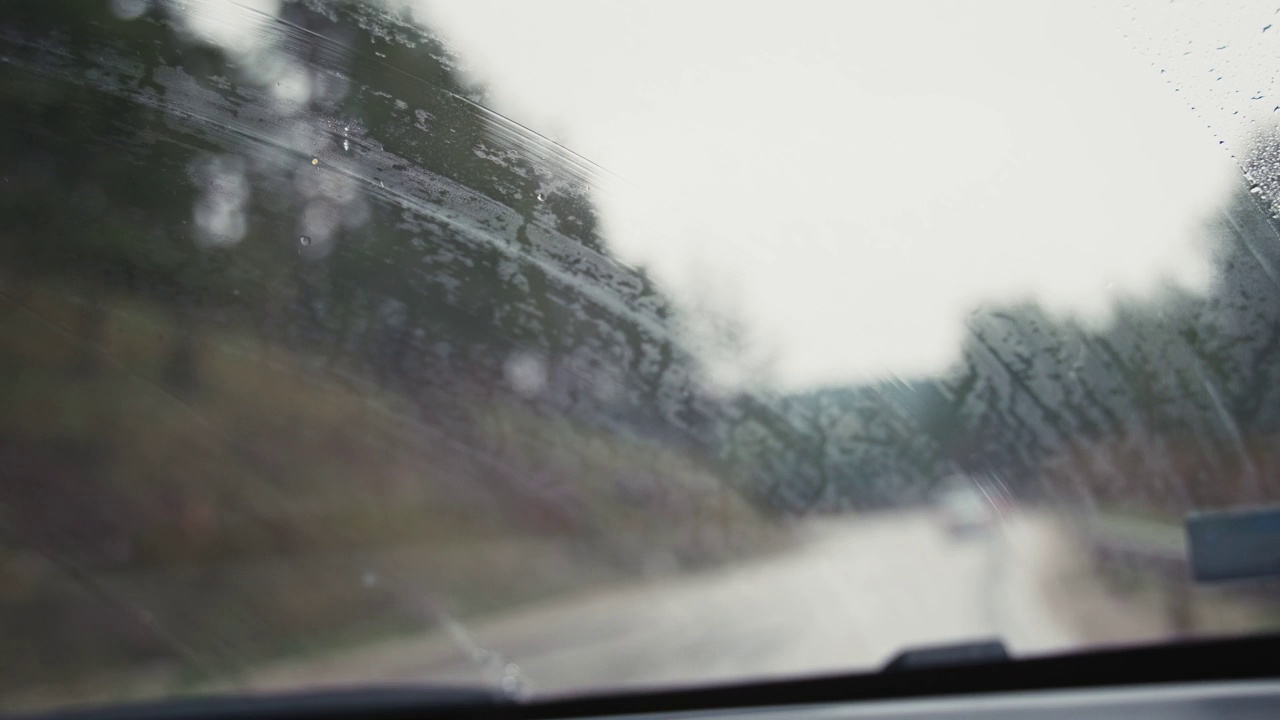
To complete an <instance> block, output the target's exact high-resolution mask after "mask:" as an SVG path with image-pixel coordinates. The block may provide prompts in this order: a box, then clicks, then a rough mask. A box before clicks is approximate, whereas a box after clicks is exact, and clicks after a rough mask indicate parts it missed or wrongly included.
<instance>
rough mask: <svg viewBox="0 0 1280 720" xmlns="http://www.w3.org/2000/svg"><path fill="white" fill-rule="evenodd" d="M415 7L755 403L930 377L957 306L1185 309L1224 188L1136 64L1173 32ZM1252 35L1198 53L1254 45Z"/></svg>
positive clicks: (964, 8)
mask: <svg viewBox="0 0 1280 720" xmlns="http://www.w3.org/2000/svg"><path fill="white" fill-rule="evenodd" d="M417 1H418V3H419V4H418V5H417V6H416V10H415V11H416V12H417V14H418V17H419V18H420V19H422V20H424V21H426V22H427V23H429V24H430V25H431V26H432V27H433V28H435V29H436V30H437V31H439V32H441V33H442V34H443V35H444V36H445V37H447V38H448V39H449V40H450V41H451V42H452V43H453V44H454V45H455V47H456V48H457V49H458V50H459V51H460V52H461V53H462V55H463V58H464V60H465V62H466V64H467V65H468V67H469V68H470V70H471V72H473V74H474V75H475V76H476V77H477V78H478V79H479V80H481V81H482V82H483V83H485V84H486V85H487V86H488V88H489V90H490V94H491V98H492V104H493V106H494V109H496V110H498V111H500V112H503V113H504V114H506V115H507V116H509V117H511V118H512V119H514V120H516V121H518V122H521V123H523V124H525V125H527V126H529V127H531V128H533V129H534V130H537V131H539V132H541V133H542V134H544V135H547V136H548V137H551V138H553V139H555V140H557V141H559V142H561V143H562V144H564V145H565V146H567V147H568V148H570V149H572V150H574V151H576V152H578V153H580V154H582V155H584V156H586V157H587V158H589V159H590V160H592V161H594V162H596V163H598V164H599V165H601V166H602V167H604V168H605V169H607V170H609V171H611V172H613V173H615V174H617V175H618V176H620V177H621V178H623V179H624V180H625V181H626V183H624V184H619V187H618V188H617V189H610V190H609V191H607V192H601V193H600V194H599V197H598V198H597V200H598V203H599V205H600V208H601V211H602V214H603V216H602V219H603V222H604V224H605V230H606V234H607V238H608V240H609V241H610V242H611V243H612V246H613V247H614V248H615V249H616V250H617V251H618V252H619V254H620V255H621V256H622V257H623V258H624V259H626V260H627V261H629V262H633V263H638V264H643V265H645V266H647V267H648V268H650V270H651V271H652V272H653V273H654V275H655V276H656V277H657V278H658V280H659V282H661V283H662V284H663V285H664V286H665V287H666V288H667V289H668V291H670V292H672V293H673V294H674V295H676V297H677V298H681V299H683V300H684V301H686V302H689V303H707V302H710V303H712V304H715V305H718V306H720V307H722V308H730V309H731V310H732V312H733V313H734V314H736V315H737V316H738V317H739V318H740V319H741V320H743V321H745V322H746V324H747V327H748V330H749V334H750V337H751V338H752V343H753V344H752V348H751V352H750V353H748V354H747V355H746V356H744V358H742V360H743V361H744V362H747V361H749V360H750V359H751V357H756V356H758V357H771V358H772V359H773V362H774V365H773V375H772V377H773V381H774V382H775V383H776V384H778V385H779V386H782V387H787V388H797V387H806V386H812V385H817V384H824V383H832V382H845V381H849V382H852V381H859V380H865V379H868V378H871V377H878V376H884V375H888V374H894V375H898V376H908V377H909V376H913V375H918V374H921V373H926V372H933V371H937V370H940V369H942V368H943V367H945V366H946V365H947V364H949V363H950V362H952V361H953V360H954V359H955V352H956V350H957V349H958V346H959V341H960V338H961V333H962V330H963V322H962V321H963V317H964V316H965V314H967V312H968V311H970V310H972V309H973V308H974V307H975V306H976V305H978V304H980V303H992V302H1002V301H1007V300H1013V299H1021V298H1035V299H1038V300H1040V301H1042V302H1044V303H1046V304H1048V305H1049V306H1051V307H1052V308H1054V309H1058V310H1068V311H1071V312H1074V313H1077V314H1079V315H1080V316H1082V317H1084V318H1086V319H1092V320H1095V321H1096V320H1101V319H1105V313H1106V306H1107V303H1108V302H1109V299H1110V298H1111V297H1113V296H1116V295H1118V294H1127V295H1142V294H1145V293H1149V292H1150V291H1151V290H1152V289H1153V288H1155V287H1156V286H1157V285H1159V284H1160V283H1161V282H1165V281H1172V282H1175V283H1178V284H1181V285H1183V286H1186V287H1192V288H1195V287H1202V286H1203V284H1204V282H1205V281H1206V279H1207V265H1206V259H1207V255H1206V252H1205V246H1204V244H1203V241H1202V240H1200V239H1199V238H1198V236H1197V234H1196V229H1197V227H1198V226H1199V225H1200V223H1201V222H1202V221H1203V219H1204V217H1205V215H1206V213H1208V212H1209V211H1211V210H1212V209H1213V208H1214V207H1216V206H1217V205H1218V204H1219V203H1220V202H1221V201H1222V200H1223V199H1224V197H1225V194H1226V193H1227V192H1228V190H1229V189H1230V187H1231V185H1230V183H1231V182H1234V181H1236V178H1237V176H1238V172H1237V171H1236V170H1234V167H1233V165H1232V162H1231V159H1230V157H1229V155H1228V150H1229V148H1230V146H1229V145H1228V146H1219V145H1218V138H1217V137H1215V135H1214V133H1213V132H1212V131H1211V130H1209V129H1206V123H1207V120H1206V118H1205V117H1204V116H1203V115H1202V114H1198V113H1197V112H1194V111H1189V110H1188V102H1187V97H1186V94H1185V93H1174V92H1173V91H1172V89H1171V85H1170V84H1169V83H1166V82H1165V81H1166V80H1167V79H1168V77H1167V76H1164V75H1161V74H1160V73H1159V68H1158V67H1156V66H1155V65H1153V64H1152V63H1153V62H1156V55H1158V54H1159V51H1160V48H1158V47H1156V46H1157V45H1159V44H1160V43H1164V42H1173V41H1172V40H1168V41H1166V40H1163V39H1161V38H1163V37H1165V36H1166V35H1171V34H1172V33H1173V31H1178V32H1184V31H1185V32H1186V33H1189V34H1190V36H1192V37H1195V36H1196V35H1195V34H1196V33H1197V32H1201V33H1202V34H1203V32H1208V30H1206V29H1204V27H1203V26H1204V24H1205V21H1204V18H1203V17H1202V18H1200V19H1199V20H1196V19H1195V17H1194V13H1191V14H1177V13H1170V12H1168V11H1165V10H1159V12H1158V13H1157V10H1155V9H1151V10H1148V9H1146V8H1144V7H1141V4H1140V7H1138V8H1137V10H1133V8H1132V7H1131V6H1125V7H1123V8H1119V7H1116V8H1112V7H1106V8H1104V9H1103V10H1098V9H1096V8H1093V9H1091V8H1088V7H1085V6H1084V4H1083V3H1070V2H1069V3H1062V2H1052V3H1050V2H1031V1H1025V0H1019V1H1016V2H1006V3H994V2H992V3H944V2H897V1H893V2H890V1H887V0H886V1H884V2H875V3H856V4H855V3H817V2H803V1H802V2H786V3H782V2H776V3H754V2H741V1H732V0H729V1H717V2H710V1H704V2H687V1H682V0H646V1H645V2H631V1H626V2H623V1H621V0H542V1H539V2H519V1H516V0H456V1H448V2H431V1H430V0H417ZM1151 7H1152V8H1157V6H1156V5H1155V4H1153V5H1152V6H1151ZM1205 7H1213V8H1218V7H1220V6H1219V5H1217V4H1209V5H1206V6H1205ZM1261 7H1263V6H1258V7H1255V8H1247V7H1246V8H1243V9H1241V8H1234V9H1232V10H1231V12H1232V13H1234V14H1233V15H1231V18H1232V19H1233V22H1235V23H1236V24H1238V25H1240V27H1241V28H1244V29H1243V30H1239V29H1233V28H1234V26H1231V27H1226V26H1223V27H1215V28H1212V29H1213V32H1219V33H1226V34H1231V33H1241V32H1256V33H1258V34H1263V33H1261V31H1260V28H1261V26H1262V24H1264V23H1263V22H1257V21H1255V17H1258V18H1262V17H1263V16H1264V14H1265V17H1267V18H1269V17H1270V15H1271V13H1272V11H1273V10H1274V9H1275V8H1274V7H1273V6H1265V7H1266V9H1265V13H1264V14H1263V13H1262V11H1261V10H1260V9H1259V8H1261ZM1217 13H1218V11H1217V10H1215V11H1214V15H1213V17H1217ZM1201 14H1202V15H1204V13H1203V12H1202V13H1201ZM1148 16H1156V17H1155V19H1154V20H1153V21H1150V22H1149V21H1148ZM1135 18H1136V19H1135ZM1192 21H1194V22H1195V23H1198V24H1193V25H1191V26H1189V27H1183V26H1184V25H1187V24H1188V23H1191V22H1192ZM1153 23H1154V24H1153ZM1255 25H1256V26H1257V28H1254V26H1255ZM1132 27H1140V28H1142V30H1143V32H1144V33H1145V34H1144V35H1143V36H1142V37H1125V36H1124V33H1127V32H1129V29H1131V28H1132ZM1249 28H1254V29H1253V30H1249ZM1184 37H1186V36H1179V38H1180V39H1179V40H1178V42H1181V41H1182V40H1181V38H1184ZM1277 37H1280V31H1272V35H1271V37H1270V40H1275V39H1276V38H1277ZM1153 38H1154V39H1153ZM1203 42H1204V43H1213V42H1217V40H1215V39H1212V38H1210V39H1207V40H1204V41H1203ZM1273 49H1274V46H1273ZM1258 52H1262V53H1263V54H1262V55H1261V57H1263V58H1264V59H1265V58H1266V57H1271V58H1273V59H1274V58H1275V57H1280V54H1271V55H1268V54H1266V51H1265V48H1264V49H1262V50H1258ZM1236 60H1237V63H1238V68H1239V67H1240V66H1243V65H1247V64H1248V58H1247V57H1245V56H1244V55H1241V56H1239V57H1237V58H1236ZM1263 66H1264V67H1262V69H1261V70H1260V71H1259V72H1261V73H1262V74H1261V75H1259V76H1260V77H1266V76H1269V74H1270V73H1271V72H1272V71H1273V70H1274V62H1273V60H1272V61H1267V62H1264V63H1263ZM1242 82H1243V81H1242ZM1277 104H1280V103H1277ZM632 186H634V188H639V189H631V187H632ZM709 296H710V297H709ZM726 376H728V375H726Z"/></svg>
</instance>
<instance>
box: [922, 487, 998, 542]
mask: <svg viewBox="0 0 1280 720" xmlns="http://www.w3.org/2000/svg"><path fill="white" fill-rule="evenodd" d="M937 508H938V513H939V515H940V517H941V520H942V524H943V526H944V527H945V528H946V530H947V532H948V533H950V534H951V535H952V536H957V537H958V536H965V535H972V534H977V533H981V532H984V531H986V530H988V529H990V528H991V527H992V526H993V525H995V522H996V519H997V516H998V511H997V509H996V507H995V505H994V504H993V503H992V500H991V498H990V497H988V496H987V494H986V493H985V492H983V491H982V488H980V487H978V486H977V485H976V484H973V483H951V484H949V485H948V487H946V488H944V489H943V490H942V492H941V493H939V494H938V497H937Z"/></svg>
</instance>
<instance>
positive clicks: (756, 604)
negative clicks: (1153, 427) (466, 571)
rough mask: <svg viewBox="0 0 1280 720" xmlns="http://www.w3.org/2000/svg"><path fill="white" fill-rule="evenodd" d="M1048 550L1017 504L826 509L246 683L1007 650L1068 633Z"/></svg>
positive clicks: (587, 681) (579, 680)
mask: <svg viewBox="0 0 1280 720" xmlns="http://www.w3.org/2000/svg"><path fill="white" fill-rule="evenodd" d="M1054 547H1055V537H1054V535H1053V532H1052V530H1051V528H1050V526H1049V525H1047V524H1046V523H1043V522H1041V521H1038V520H1036V519H1034V518H1031V517H1029V516H1025V515H1024V516H1012V517H1011V518H1009V519H1008V520H1007V521H1006V522H1004V523H1003V524H1002V525H1001V526H1000V527H999V528H998V530H996V531H995V532H993V533H991V534H989V535H986V536H975V537H968V538H963V539H959V540H955V539H952V538H950V537H948V536H947V535H946V533H945V532H943V530H942V528H941V527H939V525H938V524H937V523H936V521H935V520H934V519H933V518H932V517H930V516H929V515H928V514H926V513H922V512H911V513H895V514H889V515H879V516H874V517H869V518H851V519H847V520H840V521H834V520H828V521H822V522H819V523H815V524H813V525H810V526H808V527H807V528H805V529H804V531H803V537H802V540H801V542H800V543H799V544H798V545H797V546H796V547H794V548H792V549H790V550H788V551H786V552H784V553H779V554H776V555H773V556H770V557H765V558H760V559H757V560H754V561H751V562H749V563H744V564H741V565H738V566H734V567H730V568H723V569H718V570H713V571H709V572H706V573H702V574H697V575H689V576H683V577H679V578H674V579H666V580H662V581H655V582H652V583H648V584H643V585H637V586H632V587H626V588H615V589H611V590H607V591H598V592H595V593H592V594H588V595H585V596H580V597H576V598H569V599H561V600H559V601H554V602H551V603H547V604H545V605H542V606H538V607H534V608H526V609H522V610H518V611H515V612H512V613H510V614H507V615H504V616H501V617H498V618H494V619H490V620H488V621H485V622H483V623H481V624H479V625H477V626H474V627H471V628H467V629H463V628H462V627H461V626H460V625H459V626H454V627H453V628H450V630H451V632H449V633H443V634H441V633H433V634H431V635H424V636H422V637H419V638H400V639H396V640H393V641H386V642H381V643H378V644H375V645H371V646H368V647H365V648H362V649H359V650H352V651H347V652H345V653H341V654H338V655H334V656H329V657H325V658H316V659H313V660H308V661H304V662H292V663H289V664H287V665H279V666H276V667H273V668H267V669H264V671H263V672H261V673H255V677H254V681H253V686H254V687H255V688H259V689H280V688H283V687H291V686H292V687H297V686H314V685H316V684H339V683H354V682H361V681H364V682H368V681H371V680H372V681H378V682H423V681H450V682H468V683H475V682H477V681H479V680H487V681H490V682H494V681H500V680H501V678H502V677H503V675H504V674H505V673H508V672H515V670H516V668H515V667H512V666H511V665H509V664H507V661H505V660H498V659H496V657H494V656H490V660H489V662H486V663H478V662H477V661H476V657H475V656H476V654H477V652H478V651H479V649H481V648H484V649H491V650H495V651H500V652H501V653H502V655H504V656H505V657H507V658H510V659H511V661H513V662H515V663H518V666H519V675H520V676H521V677H522V678H523V679H525V680H526V681H527V682H529V683H530V684H531V687H532V688H533V690H534V691H536V692H537V693H548V694H551V693H560V692H566V691H572V690H577V689H585V688H593V689H600V688H606V687H620V686H635V685H647V684H672V683H698V682H707V681H714V680H723V679H728V678H745V677H753V676H754V677H760V676H777V675H795V674H805V673H820V672H836V671H841V670H850V669H870V668H873V667H876V666H878V665H880V664H882V663H883V662H885V661H886V660H887V659H888V658H889V657H890V656H892V655H893V654H894V653H895V652H896V651H898V650H900V649H901V648H903V647H906V646H912V645H921V644H934V643H940V642H947V641H958V640H965V639H976V638H989V637H992V636H999V637H1001V638H1003V639H1004V640H1005V642H1006V643H1007V644H1008V645H1009V647H1010V650H1011V652H1014V653H1015V654H1016V653H1020V652H1022V653H1031V652H1037V651H1044V650H1050V649H1053V648H1056V647H1062V646H1066V645H1070V644H1072V643H1073V633H1072V632H1071V631H1070V630H1069V629H1068V628H1067V626H1066V623H1065V622H1064V621H1063V620H1062V619H1060V618H1058V617H1055V616H1054V615H1053V614H1052V613H1051V611H1050V610H1049V609H1048V603H1047V601H1046V598H1045V596H1044V592H1045V590H1044V588H1045V585H1046V584H1047V583H1046V581H1047V580H1049V579H1050V578H1049V577H1048V576H1047V574H1048V573H1052V572H1053V568H1054V567H1055V565H1056V561H1055V558H1054V557H1053V553H1054V550H1053V548H1054ZM242 689H243V688H242Z"/></svg>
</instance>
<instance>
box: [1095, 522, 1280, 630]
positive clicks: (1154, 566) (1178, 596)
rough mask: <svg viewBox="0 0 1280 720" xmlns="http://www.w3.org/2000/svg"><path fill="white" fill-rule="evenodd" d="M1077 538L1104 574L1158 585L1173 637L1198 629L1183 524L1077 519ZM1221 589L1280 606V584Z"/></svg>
mask: <svg viewBox="0 0 1280 720" xmlns="http://www.w3.org/2000/svg"><path fill="white" fill-rule="evenodd" d="M1075 529H1076V533H1077V537H1078V540H1079V541H1080V543H1081V545H1082V546H1083V547H1084V548H1085V549H1086V551H1087V552H1088V554H1089V557H1090V559H1091V561H1092V562H1093V564H1094V566H1095V567H1096V568H1098V570H1100V571H1101V572H1103V573H1105V574H1112V575H1113V576H1115V575H1127V576H1131V577H1139V578H1143V579H1146V580H1150V581H1153V582H1155V583H1157V584H1158V587H1159V594H1160V596H1161V598H1162V600H1163V603H1164V614H1165V621H1166V623H1167V625H1168V627H1169V630H1170V631H1171V632H1174V633H1187V632H1191V631H1193V630H1195V629H1196V610H1195V606H1196V595H1197V593H1196V589H1197V587H1198V586H1197V585H1196V584H1195V582H1194V581H1193V580H1192V577H1191V562H1190V556H1189V553H1188V549H1187V543H1186V536H1185V531H1184V530H1183V528H1182V526H1181V525H1175V524H1172V523H1161V522H1153V521H1150V520H1145V519H1140V518H1133V517H1130V516H1123V515H1117V514H1108V513H1098V514H1093V515H1090V516H1088V517H1081V518H1078V519H1077V521H1076V523H1075ZM1216 588H1217V589H1219V590H1223V591H1226V592H1227V593H1229V594H1230V595H1234V596H1237V597H1240V598H1249V599H1252V600H1255V601H1265V602H1267V603H1276V604H1280V582H1277V581H1273V580H1267V581H1248V582H1235V583H1229V584H1222V585H1218V586H1216Z"/></svg>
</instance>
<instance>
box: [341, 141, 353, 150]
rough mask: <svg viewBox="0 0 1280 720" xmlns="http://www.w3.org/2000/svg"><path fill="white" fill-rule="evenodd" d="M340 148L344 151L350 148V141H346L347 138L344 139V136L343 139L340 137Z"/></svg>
mask: <svg viewBox="0 0 1280 720" xmlns="http://www.w3.org/2000/svg"><path fill="white" fill-rule="evenodd" d="M342 150H343V151H344V152H346V151H350V150H351V143H349V142H347V139H346V138H343V139H342Z"/></svg>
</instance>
